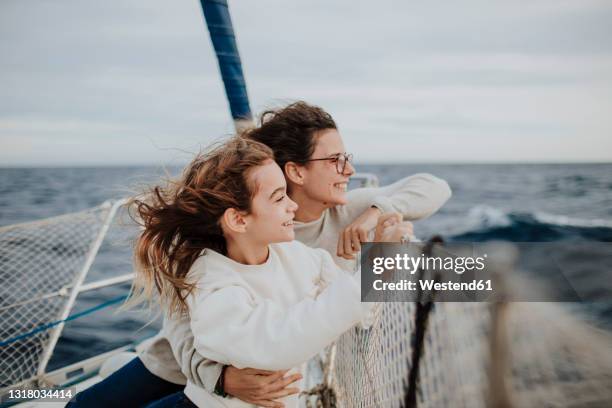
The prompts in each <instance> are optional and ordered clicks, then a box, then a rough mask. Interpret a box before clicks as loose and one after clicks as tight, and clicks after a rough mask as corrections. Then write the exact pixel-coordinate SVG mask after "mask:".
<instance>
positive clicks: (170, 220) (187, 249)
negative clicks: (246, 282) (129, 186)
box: [128, 136, 274, 315]
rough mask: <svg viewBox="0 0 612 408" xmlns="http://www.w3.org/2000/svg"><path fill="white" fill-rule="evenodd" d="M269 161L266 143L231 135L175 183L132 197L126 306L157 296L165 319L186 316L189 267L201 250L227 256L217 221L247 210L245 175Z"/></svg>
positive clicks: (248, 188)
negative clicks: (131, 270) (131, 271)
mask: <svg viewBox="0 0 612 408" xmlns="http://www.w3.org/2000/svg"><path fill="white" fill-rule="evenodd" d="M273 159H274V155H273V153H272V150H271V149H270V148H269V147H267V146H266V145H264V144H261V143H259V142H257V141H254V140H249V139H245V138H243V137H240V136H235V137H233V138H231V139H230V140H228V141H227V142H225V143H222V144H220V145H217V146H216V147H213V148H211V149H210V150H208V151H207V152H206V153H200V154H198V155H197V156H196V157H195V159H194V160H193V161H192V162H191V163H190V164H189V165H188V166H187V167H186V168H185V170H184V171H183V174H182V176H181V177H180V178H179V179H178V180H170V181H168V182H167V184H166V185H165V186H155V187H153V188H151V189H149V190H148V191H146V192H145V194H143V195H140V196H137V197H134V198H133V199H132V200H131V201H130V205H129V207H128V208H129V209H130V216H131V217H132V218H133V219H134V220H135V221H136V222H137V223H138V224H139V225H140V226H142V227H143V228H144V230H143V231H142V232H141V233H140V235H139V236H138V238H137V239H136V244H135V250H134V261H135V266H136V279H135V280H134V286H133V288H132V296H131V300H130V301H129V302H128V303H138V302H140V301H142V300H145V299H146V300H149V301H151V299H152V298H153V297H154V295H159V298H160V302H161V304H162V306H163V309H164V310H165V311H166V312H167V313H168V314H169V315H173V314H182V313H184V312H186V311H187V305H186V299H187V296H189V294H190V293H191V292H192V291H193V289H194V288H195V282H190V280H189V279H187V273H188V272H189V269H190V268H191V266H192V265H193V263H194V262H195V261H196V259H197V258H198V257H199V256H200V254H201V252H202V250H203V249H205V248H210V249H213V250H215V251H217V252H220V253H222V254H226V253H227V245H226V240H225V237H224V236H223V231H222V229H221V224H220V222H219V221H220V218H221V216H222V215H223V213H224V212H225V210H226V209H228V208H235V209H237V210H239V211H246V212H250V210H251V199H252V197H253V196H254V194H255V192H256V186H254V185H253V183H249V181H248V180H249V179H248V177H249V174H250V171H251V170H252V169H253V168H254V167H256V166H259V165H261V164H263V163H264V162H266V161H267V160H273Z"/></svg>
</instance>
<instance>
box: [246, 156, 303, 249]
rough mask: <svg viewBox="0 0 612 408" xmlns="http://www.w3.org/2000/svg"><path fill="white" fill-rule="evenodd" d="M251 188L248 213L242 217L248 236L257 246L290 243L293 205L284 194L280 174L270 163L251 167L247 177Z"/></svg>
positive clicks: (284, 182) (284, 189)
mask: <svg viewBox="0 0 612 408" xmlns="http://www.w3.org/2000/svg"><path fill="white" fill-rule="evenodd" d="M249 178H250V182H251V185H252V186H253V188H254V189H255V195H254V196H253V201H252V202H251V213H250V214H248V215H246V216H245V217H244V218H245V220H246V221H247V223H248V233H249V234H251V236H252V238H253V239H254V240H256V241H258V242H259V243H261V244H271V243H275V242H287V241H292V240H293V239H294V238H295V233H294V232H293V217H295V211H296V210H297V208H298V206H297V204H296V203H295V202H294V201H292V200H291V199H290V198H289V196H288V195H287V182H286V181H285V177H284V175H283V171H282V170H281V169H280V167H279V166H278V164H276V162H274V161H273V160H269V161H268V162H266V163H265V164H263V165H261V166H258V167H256V168H254V169H253V170H252V171H251V173H250V174H249Z"/></svg>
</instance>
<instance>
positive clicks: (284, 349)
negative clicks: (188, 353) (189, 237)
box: [189, 274, 367, 370]
mask: <svg viewBox="0 0 612 408" xmlns="http://www.w3.org/2000/svg"><path fill="white" fill-rule="evenodd" d="M189 303H190V304H189V308H190V311H191V329H192V331H193V333H194V337H195V338H194V347H195V349H196V350H197V351H198V352H199V353H200V354H202V355H203V356H205V357H207V358H209V359H211V360H214V361H219V362H222V363H224V364H230V365H233V366H235V367H238V368H242V367H252V368H259V369H264V370H281V369H288V368H292V367H295V366H297V365H299V364H301V363H303V362H304V361H306V360H308V359H309V358H311V357H312V356H314V355H315V354H316V353H318V352H319V351H320V350H322V349H323V348H324V347H325V346H327V345H328V344H330V343H331V342H333V341H334V340H335V339H336V338H337V337H338V336H339V335H341V334H342V333H343V332H345V331H346V330H348V329H349V328H350V327H351V326H353V325H354V324H356V323H358V322H359V321H360V320H361V318H362V316H363V314H364V313H365V311H367V309H366V308H364V307H363V306H362V304H361V302H360V289H359V286H358V284H357V281H356V280H355V279H354V278H353V277H351V276H349V275H348V274H343V275H341V276H339V277H338V278H337V279H335V280H334V281H333V282H331V283H330V284H329V286H328V287H327V288H326V289H325V290H324V291H323V292H322V293H321V294H320V295H319V296H318V297H317V298H316V299H310V298H308V299H304V300H302V301H301V302H299V303H297V304H295V305H294V306H292V307H290V308H288V309H287V308H284V307H282V306H281V305H279V304H278V303H275V302H273V301H270V300H264V301H262V302H259V303H253V300H252V299H251V297H250V295H249V294H248V293H247V291H246V290H245V289H243V288H241V287H238V286H229V287H225V288H223V289H220V290H217V291H215V292H213V293H210V294H206V295H204V294H202V295H196V296H191V297H190V300H189Z"/></svg>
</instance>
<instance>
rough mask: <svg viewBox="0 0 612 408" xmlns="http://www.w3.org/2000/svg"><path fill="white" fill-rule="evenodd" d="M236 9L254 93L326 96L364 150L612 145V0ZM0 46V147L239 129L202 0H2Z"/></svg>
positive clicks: (513, 156) (598, 148)
mask: <svg viewBox="0 0 612 408" xmlns="http://www.w3.org/2000/svg"><path fill="white" fill-rule="evenodd" d="M230 11H231V13H232V16H233V19H234V27H235V30H236V34H237V36H238V43H239V44H238V45H239V49H240V51H241V54H242V58H243V65H244V69H245V72H246V79H247V84H248V89H249V94H250V97H251V102H252V107H253V108H254V110H255V111H259V110H261V109H263V108H265V107H268V106H270V105H273V104H278V103H277V102H279V101H281V102H282V101H288V100H295V99H305V100H307V101H310V102H313V103H317V104H320V105H321V106H323V107H325V108H326V109H328V110H329V111H330V112H332V114H333V115H334V117H335V118H336V119H337V121H338V123H339V124H340V127H341V131H342V132H343V134H344V135H345V138H346V144H347V145H348V146H349V147H350V148H351V149H352V150H354V151H355V153H358V159H359V160H361V161H362V162H363V161H378V160H382V159H390V158H391V159H393V160H396V161H402V160H421V161H425V160H434V161H441V160H452V161H480V160H487V161H495V160H524V159H529V160H545V161H559V160H571V161H579V160H611V159H612V145H611V144H612V142H610V141H608V140H609V137H608V135H609V134H610V133H611V131H612V123H611V119H610V118H609V112H610V110H611V109H612V92H611V91H612V74H611V73H612V69H611V68H612V42H611V41H609V38H612V26H611V25H610V24H609V21H610V19H611V17H612V4H611V3H609V2H607V1H595V0H593V1H581V2H576V1H570V0H567V1H563V0H554V1H553V0H540V1H537V2H533V1H527V0H521V1H514V2H490V1H484V0H482V1H481V0H478V1H468V0H465V1H461V2H446V1H445V2H442V1H432V2H412V1H411V2H406V1H398V2H393V1H389V2H384V1H383V2H377V3H376V4H373V3H372V2H362V1H359V2H355V1H338V2H331V3H330V2H323V1H315V2H309V3H297V2H296V3H287V2H284V1H280V0H275V1H271V0H266V1H260V2H258V3H257V4H256V5H255V4H253V3H250V2H237V1H235V2H230ZM0 53H2V55H3V58H2V59H0V88H1V89H2V90H3V98H2V99H0V143H1V144H2V149H1V150H0V162H1V163H3V164H10V165H20V164H25V165H37V164H45V163H53V164H56V165H57V164H62V163H63V164H66V165H70V164H72V163H77V162H78V163H80V164H92V165H94V164H131V163H133V164H143V163H148V162H154V163H160V162H166V161H176V160H179V161H180V160H186V159H184V158H183V154H182V153H180V154H179V153H178V152H181V151H183V150H187V151H188V150H195V149H197V148H198V147H199V146H201V145H206V144H207V143H208V142H209V141H211V140H212V139H214V138H217V137H219V136H222V135H225V134H228V133H230V132H231V131H232V124H231V120H230V117H229V112H228V108H227V102H226V100H225V96H224V91H223V86H222V83H221V80H220V75H219V73H218V67H217V63H216V60H215V57H214V53H213V50H212V46H211V44H210V40H209V38H208V32H207V30H206V28H205V26H204V23H203V17H202V15H201V10H200V5H199V2H198V1H195V0H190V1H178V2H165V1H159V0H156V1H149V2H140V1H111V2H98V3H91V2H87V3H83V2H79V1H67V0H64V1H61V0H58V1H54V2H48V1H28V2H22V1H4V2H2V3H0ZM373 138H375V139H373ZM373 140H376V143H377V146H375V147H372V143H373V142H372V141H373ZM526 141H528V142H529V143H530V146H537V149H531V150H530V148H529V147H526V144H525V142H526ZM168 148H176V149H178V150H173V149H170V150H169V149H168Z"/></svg>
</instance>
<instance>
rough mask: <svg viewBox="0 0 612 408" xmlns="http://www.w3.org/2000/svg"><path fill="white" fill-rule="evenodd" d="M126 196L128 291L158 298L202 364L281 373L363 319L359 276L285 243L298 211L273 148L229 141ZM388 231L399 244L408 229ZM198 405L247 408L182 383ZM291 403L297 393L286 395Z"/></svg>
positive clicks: (315, 251)
mask: <svg viewBox="0 0 612 408" xmlns="http://www.w3.org/2000/svg"><path fill="white" fill-rule="evenodd" d="M152 197H153V198H152V199H151V200H145V201H141V200H136V201H135V204H136V206H137V213H138V218H139V219H141V220H142V225H143V226H144V231H143V232H142V234H141V236H140V237H139V239H138V241H137V245H136V261H137V265H138V268H137V270H138V275H137V280H136V286H135V287H136V288H138V289H137V291H136V294H135V296H136V297H138V296H144V297H146V298H149V299H150V298H151V297H152V296H153V295H154V294H159V296H160V300H161V304H162V306H163V310H164V311H166V313H167V316H168V318H169V319H170V320H172V319H176V318H177V317H182V316H188V318H189V319H190V327H191V330H192V333H193V336H194V342H193V346H194V348H195V349H196V350H197V351H198V353H200V354H201V355H202V356H203V357H205V358H207V359H209V360H213V361H216V362H219V363H221V364H225V365H232V366H234V367H237V368H244V367H254V368H258V369H265V370H283V369H288V368H291V367H295V368H294V369H293V371H295V372H299V371H300V368H299V365H300V364H301V363H303V362H304V361H306V360H307V359H309V358H311V357H312V356H314V355H315V354H316V353H318V352H319V351H320V350H322V349H323V348H324V347H325V346H326V345H328V344H330V343H331V342H332V341H333V340H334V339H335V338H337V337H338V336H339V335H340V334H342V333H343V332H344V331H346V330H347V329H349V328H350V327H351V326H353V325H354V324H356V323H358V322H359V321H360V320H361V319H363V318H365V317H366V314H367V312H368V310H369V309H370V307H371V305H370V304H361V302H360V290H359V275H360V274H359V272H358V273H357V274H355V275H351V274H348V273H344V272H343V271H341V270H340V269H339V268H338V267H337V266H336V264H335V263H334V261H333V260H332V258H331V256H330V255H329V253H327V252H326V251H324V250H322V249H312V248H309V247H307V246H305V245H304V244H302V243H300V242H298V241H293V239H294V231H293V219H294V216H295V213H296V210H297V209H298V206H297V205H296V204H295V202H293V201H292V200H291V199H290V198H289V197H288V196H287V192H286V181H285V177H284V175H283V172H282V170H281V169H280V168H279V166H278V165H277V164H276V163H275V162H274V161H273V155H272V151H271V150H270V149H269V148H268V147H267V146H265V145H263V144H260V143H258V142H256V141H253V140H249V139H244V138H241V137H235V138H233V139H231V140H230V141H229V142H227V143H226V144H224V145H222V146H220V147H218V148H217V149H215V150H213V151H212V152H210V153H208V154H207V155H204V156H200V157H198V158H196V160H194V162H192V163H191V164H190V165H189V166H188V167H187V169H186V171H185V174H184V175H183V178H182V179H181V180H180V181H179V182H178V183H176V184H175V185H174V186H173V187H172V188H168V189H162V188H160V187H156V188H155V189H154V190H153V194H152ZM400 226H401V224H397V228H394V229H390V230H392V231H393V232H392V233H388V238H389V239H393V240H399V237H400V236H401V234H405V233H406V232H407V230H406V229H405V228H401V227H400ZM185 395H186V396H187V397H188V398H189V400H191V401H192V402H194V403H195V404H196V405H197V406H200V407H245V406H253V405H251V404H249V403H247V402H244V401H241V400H239V399H235V398H223V397H222V396H219V395H216V394H214V393H211V392H209V391H206V390H205V389H204V388H202V387H199V386H198V385H197V384H195V383H193V382H191V381H188V382H187V386H186V388H185ZM283 402H284V403H285V406H292V407H297V396H296V395H292V396H289V397H286V398H284V400H283Z"/></svg>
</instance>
